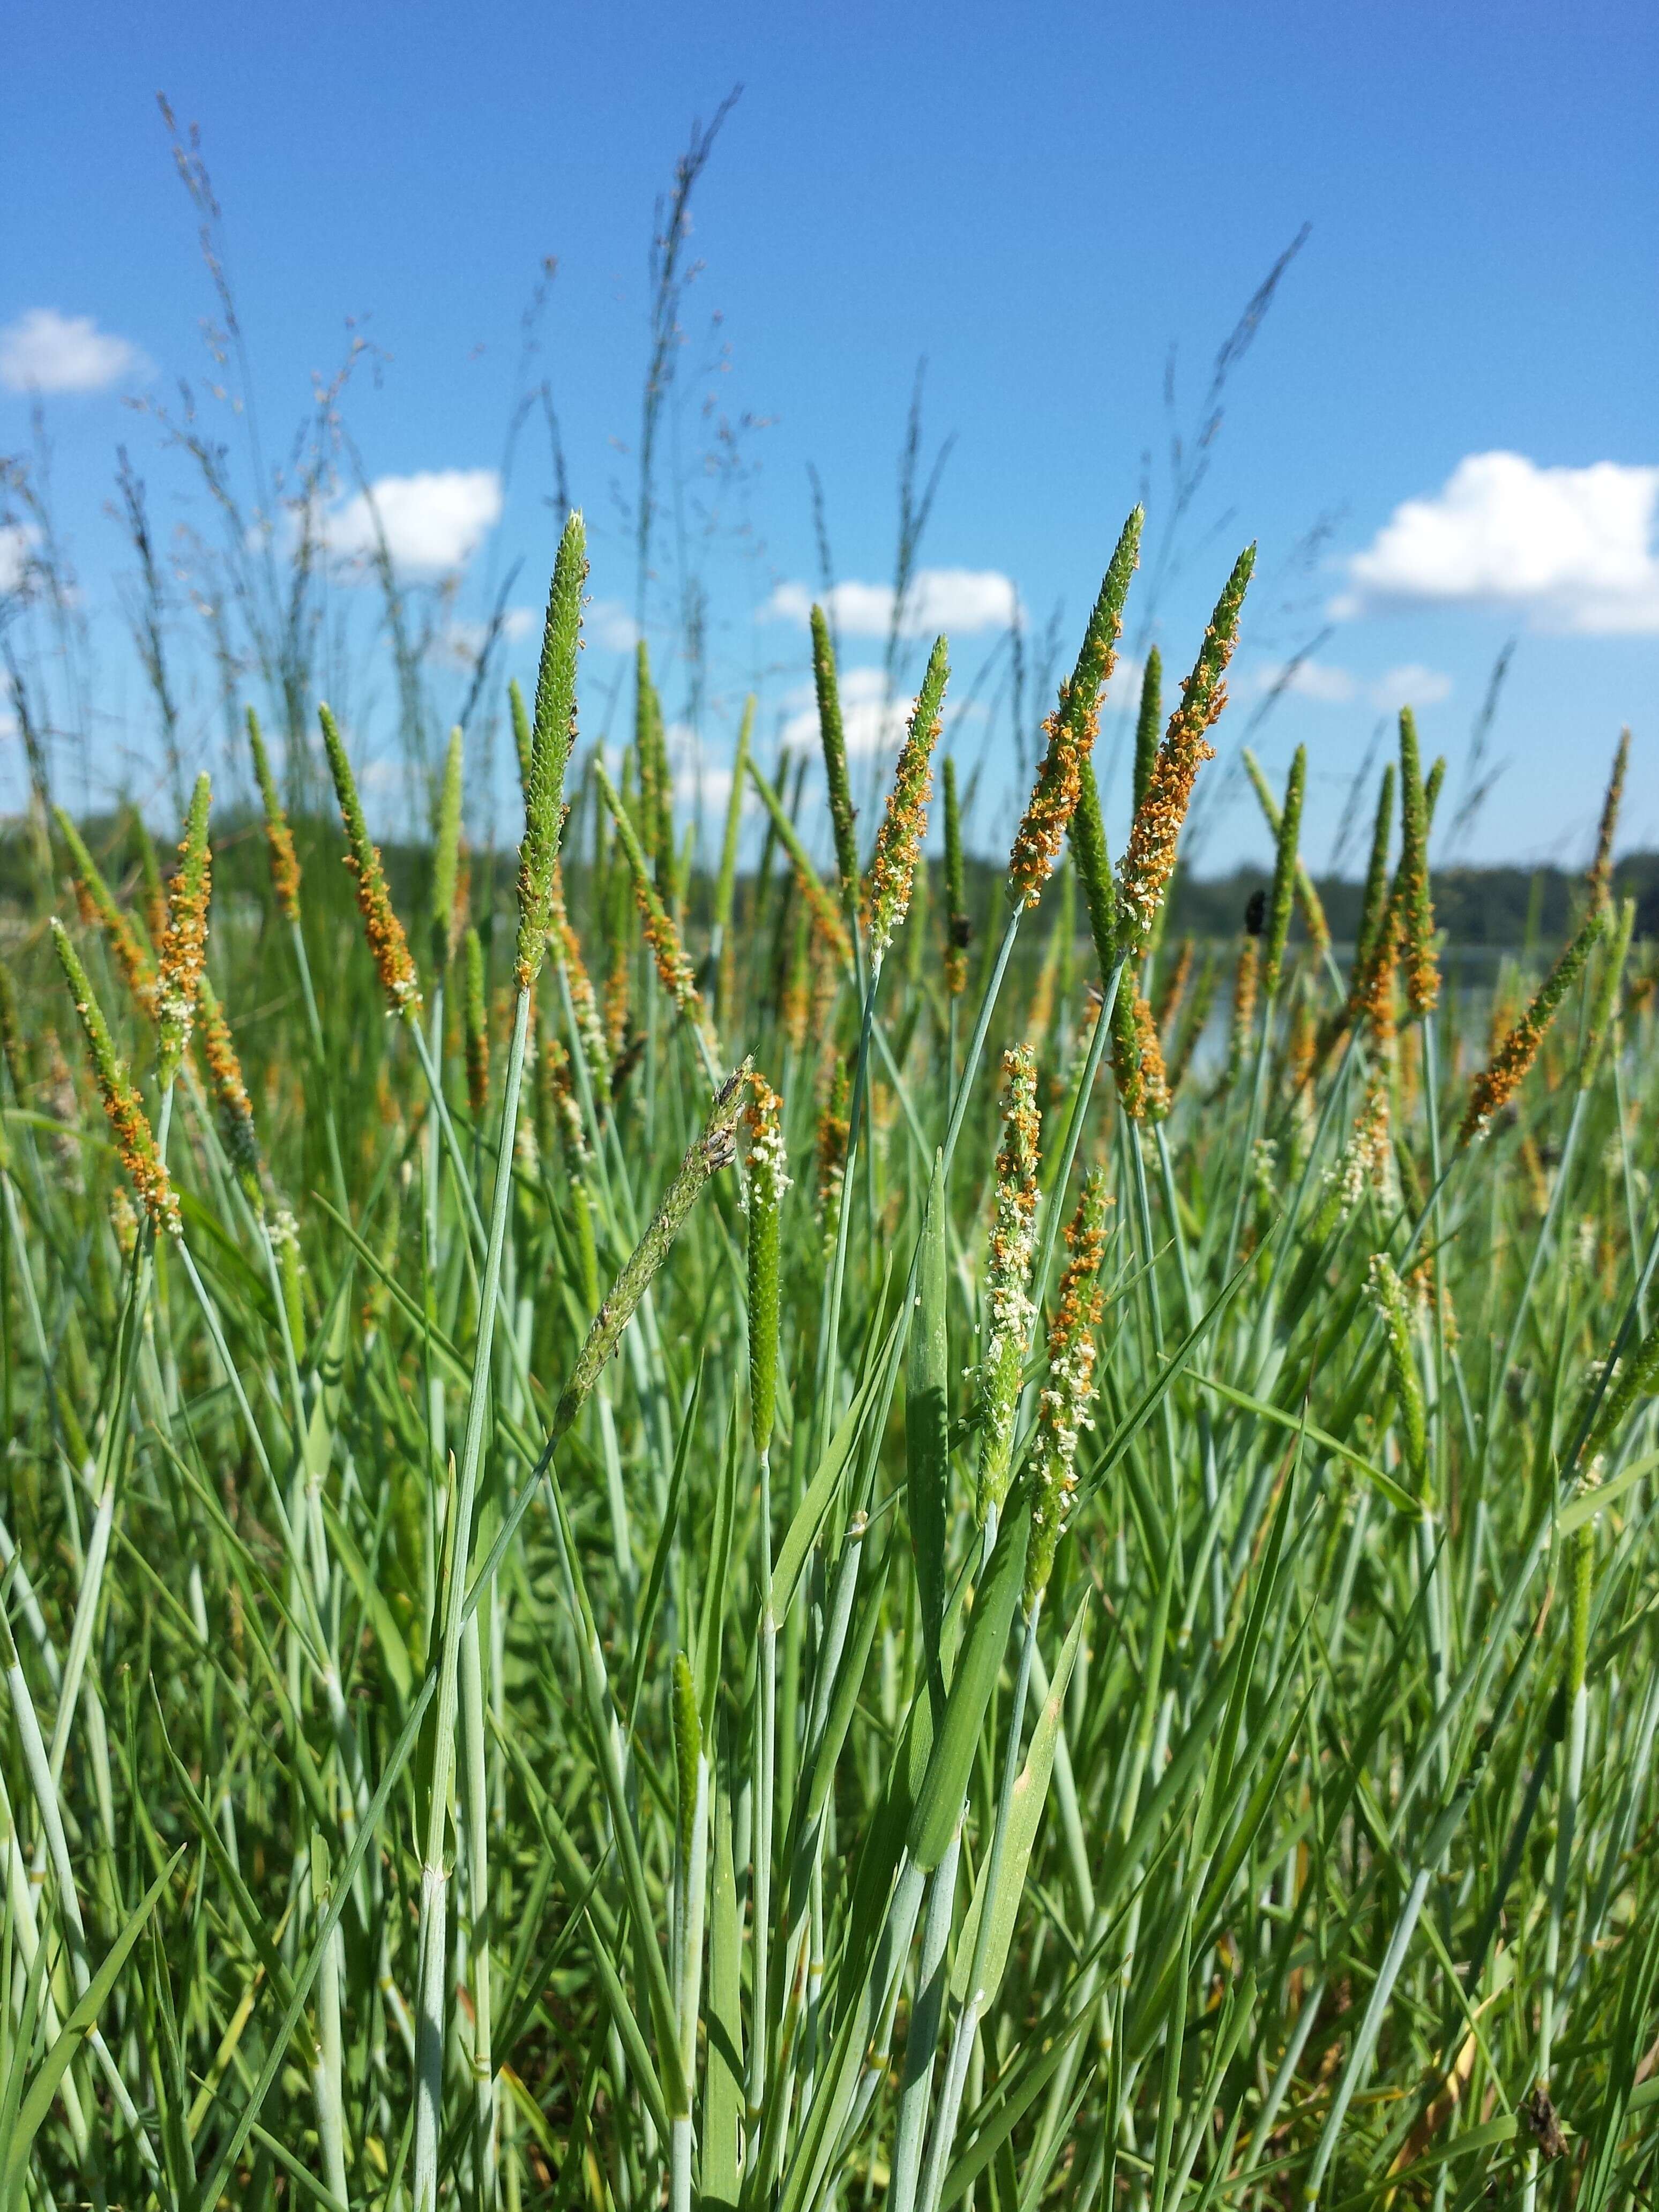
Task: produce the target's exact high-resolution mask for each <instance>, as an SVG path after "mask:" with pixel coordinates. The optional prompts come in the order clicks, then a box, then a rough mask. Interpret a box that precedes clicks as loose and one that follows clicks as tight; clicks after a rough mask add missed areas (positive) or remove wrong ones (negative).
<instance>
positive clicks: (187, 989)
mask: <svg viewBox="0 0 1659 2212" xmlns="http://www.w3.org/2000/svg"><path fill="white" fill-rule="evenodd" d="M208 803H209V786H208V780H207V778H206V776H205V775H198V776H197V779H196V788H195V790H194V792H192V793H191V801H190V818H189V820H188V821H187V822H186V823H185V834H184V837H183V839H182V840H181V842H180V843H179V867H178V872H177V873H176V874H175V875H174V877H173V881H172V882H171V884H168V886H167V929H166V932H165V933H164V934H163V936H162V939H161V965H160V968H159V969H158V971H157V975H156V981H155V1012H156V1019H157V1024H158V1026H159V1028H160V1031H161V1060H160V1065H159V1066H158V1068H157V1071H156V1079H157V1081H158V1082H159V1083H160V1085H161V1088H162V1090H163V1091H166V1089H167V1086H168V1085H169V1084H170V1083H171V1082H172V1081H173V1078H174V1076H176V1075H177V1074H178V1073H179V1065H180V1063H181V1062H182V1060H184V1057H185V1053H186V1052H187V1051H188V1050H189V1048H190V1029H191V1023H192V1022H193V1021H194V1019H195V1018H196V998H197V992H198V991H199V990H200V988H201V985H202V973H203V969H204V967H205V965H206V962H207V917H208V902H209V900H210V898H211V896H212V895H213V857H212V854H211V853H210V850H209V848H208Z"/></svg>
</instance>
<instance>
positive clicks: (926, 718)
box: [869, 637, 951, 970]
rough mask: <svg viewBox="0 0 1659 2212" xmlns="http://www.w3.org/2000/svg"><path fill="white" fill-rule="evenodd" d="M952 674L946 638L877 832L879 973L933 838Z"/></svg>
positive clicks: (927, 678) (875, 961) (873, 917)
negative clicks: (936, 763) (930, 825)
mask: <svg viewBox="0 0 1659 2212" xmlns="http://www.w3.org/2000/svg"><path fill="white" fill-rule="evenodd" d="M950 674H951V660H950V652H949V648H948V647H947V646H946V644H945V640H944V639H943V638H942V637H940V638H935V639H934V641H933V651H932V653H929V655H928V656H927V673H926V675H924V676H923V678H922V679H921V690H920V691H918V692H917V694H916V702H915V706H914V707H913V708H912V709H911V711H910V720H909V722H908V726H907V727H906V729H905V732H904V743H903V744H902V745H901V746H900V748H899V757H898V766H897V767H896V769H894V771H893V787H892V789H891V790H890V792H889V793H888V794H887V811H886V812H885V813H884V815H883V817H882V820H881V827H880V829H878V830H877V832H876V849H875V854H874V857H873V858H872V860H871V863H870V884H869V910H870V959H871V963H872V966H873V967H874V968H875V969H878V970H879V969H880V967H881V963H882V962H883V960H884V958H885V957H886V954H887V948H888V946H889V945H891V943H892V941H893V939H894V938H895V936H896V934H897V933H898V928H899V925H900V924H901V922H902V921H903V920H904V917H905V915H907V914H908V912H909V910H910V887H911V884H912V882H913V880H914V878H915V872H916V860H917V857H918V855H919V854H920V853H921V841H922V839H923V838H924V837H925V836H927V802H928V800H929V799H930V798H932V796H933V747H934V746H935V745H936V744H938V743H939V732H940V730H941V729H942V728H943V726H944V707H945V684H946V683H947V682H948V681H949V679H950Z"/></svg>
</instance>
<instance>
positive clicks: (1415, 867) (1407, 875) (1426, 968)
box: [1395, 707, 1440, 1021]
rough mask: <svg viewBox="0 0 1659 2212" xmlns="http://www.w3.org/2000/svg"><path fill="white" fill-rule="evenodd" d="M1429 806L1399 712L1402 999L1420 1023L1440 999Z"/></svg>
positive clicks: (1413, 726) (1413, 736) (1411, 721)
mask: <svg viewBox="0 0 1659 2212" xmlns="http://www.w3.org/2000/svg"><path fill="white" fill-rule="evenodd" d="M1430 812H1431V809H1430V804H1429V799H1428V796H1427V793H1425V790H1424V787H1423V770H1422V765H1421V762H1420V759H1419V753H1418V747H1417V718H1416V716H1415V715H1414V714H1413V713H1412V710H1411V708H1409V707H1402V708H1401V709H1400V824H1401V829H1400V872H1399V875H1398V876H1397V877H1396V878H1395V884H1396V892H1397V896H1398V899H1399V902H1400V924H1401V961H1402V964H1403V966H1404V969H1405V975H1406V1000H1407V1004H1408V1005H1409V1006H1410V1007H1411V1010H1412V1012H1413V1014H1414V1015H1415V1016H1416V1017H1417V1018H1418V1019H1419V1021H1420V1020H1422V1019H1423V1018H1424V1017H1425V1016H1426V1015H1428V1014H1431V1013H1432V1012H1434V1009H1435V1007H1436V1006H1437V1004H1438V1002H1439V998H1440V969H1439V966H1438V963H1437V962H1436V959H1435V957H1434V904H1433V901H1432V900H1431V897H1430V896H1429V819H1430Z"/></svg>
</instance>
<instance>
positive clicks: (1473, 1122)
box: [1457, 907, 1609, 1145]
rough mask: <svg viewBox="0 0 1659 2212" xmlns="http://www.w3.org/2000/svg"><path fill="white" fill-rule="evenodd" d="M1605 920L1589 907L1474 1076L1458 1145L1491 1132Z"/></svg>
mask: <svg viewBox="0 0 1659 2212" xmlns="http://www.w3.org/2000/svg"><path fill="white" fill-rule="evenodd" d="M1608 919H1609V916H1608V913H1607V908H1605V907H1602V908H1595V909H1593V910H1592V911H1591V912H1590V914H1589V915H1588V916H1587V917H1586V918H1585V921H1584V924H1583V928H1581V929H1580V931H1579V933H1578V934H1577V937H1575V938H1574V939H1573V940H1572V942H1571V945H1568V946H1567V948H1566V950H1565V951H1564V952H1563V953H1562V955H1561V957H1560V958H1559V960H1558V961H1557V962H1556V963H1555V965H1554V967H1553V968H1552V969H1551V970H1550V972H1549V974H1548V975H1547V976H1546V977H1545V978H1544V981H1543V982H1542V983H1541V985H1540V986H1539V987H1538V990H1537V993H1536V994H1535V995H1534V999H1533V1001H1532V1004H1531V1005H1530V1006H1528V1008H1527V1011H1526V1012H1525V1013H1524V1014H1522V1017H1521V1018H1520V1020H1519V1021H1518V1022H1517V1023H1516V1025H1515V1027H1514V1028H1513V1029H1512V1030H1510V1033H1509V1035H1508V1036H1506V1037H1505V1038H1504V1042H1503V1043H1502V1044H1501V1045H1499V1046H1498V1050H1497V1051H1496V1052H1495V1053H1494V1054H1493V1055H1492V1060H1490V1062H1489V1063H1488V1064H1487V1066H1486V1067H1485V1068H1484V1069H1483V1070H1482V1072H1481V1073H1480V1074H1479V1075H1478V1076H1476V1078H1475V1079H1474V1088H1473V1089H1472V1090H1471V1091H1470V1093H1469V1103H1468V1110H1467V1112H1466V1113H1465V1114H1464V1116H1463V1125H1462V1128H1460V1129H1459V1131H1458V1133H1457V1141H1458V1143H1459V1144H1460V1145H1467V1144H1468V1143H1470V1142H1471V1141H1472V1140H1473V1139H1474V1138H1477V1137H1484V1136H1486V1135H1487V1134H1488V1133H1490V1131H1491V1128H1492V1117H1493V1116H1494V1115H1497V1114H1498V1113H1500V1112H1501V1111H1502V1110H1503V1109H1504V1107H1505V1106H1506V1105H1507V1104H1508V1103H1509V1102H1510V1099H1511V1098H1512V1097H1514V1095H1515V1093H1516V1090H1517V1089H1518V1088H1519V1086H1520V1085H1521V1084H1522V1081H1523V1080H1524V1079H1525V1077H1526V1075H1527V1073H1528V1069H1529V1068H1530V1067H1531V1066H1532V1064H1533V1062H1534V1060H1536V1059H1537V1057H1538V1048H1539V1047H1540V1045H1541V1044H1542V1043H1543V1042H1544V1038H1545V1036H1546V1035H1547V1032H1548V1030H1549V1026H1550V1024H1551V1023H1552V1022H1553V1020H1554V1019H1555V1017H1556V1014H1557V1012H1558V1011H1559V1007H1560V1005H1561V1001H1562V1000H1563V999H1565V997H1566V995H1567V993H1568V992H1569V991H1570V990H1571V988H1572V986H1573V984H1574V983H1575V982H1576V981H1577V979H1578V977H1579V975H1581V974H1582V972H1583V966H1584V963H1585V962H1586V961H1587V960H1588V959H1589V956H1590V948H1591V946H1592V945H1595V944H1596V943H1597V942H1598V940H1599V939H1601V937H1602V936H1603V935H1604V934H1605V933H1606V932H1607V924H1608Z"/></svg>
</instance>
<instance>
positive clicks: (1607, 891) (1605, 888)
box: [1585, 730, 1630, 907]
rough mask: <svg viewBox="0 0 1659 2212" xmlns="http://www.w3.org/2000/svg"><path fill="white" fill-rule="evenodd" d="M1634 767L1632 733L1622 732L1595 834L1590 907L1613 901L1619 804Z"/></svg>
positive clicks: (1590, 877)
mask: <svg viewBox="0 0 1659 2212" xmlns="http://www.w3.org/2000/svg"><path fill="white" fill-rule="evenodd" d="M1629 766H1630V732H1629V731H1628V730H1625V731H1621V732H1620V738H1619V750H1618V751H1617V752H1616V753H1614V755H1613V774H1612V775H1610V776H1609V777H1608V778H1607V797H1606V798H1605V799H1603V800H1602V802H1601V826H1600V827H1599V829H1597V830H1596V833H1595V859H1594V860H1592V861H1591V862H1590V865H1589V874H1588V875H1587V876H1586V878H1585V881H1586V882H1587V883H1588V884H1589V895H1590V903H1591V905H1592V906H1595V907H1604V906H1606V905H1607V904H1608V902H1610V901H1611V899H1612V897H1613V836H1614V834H1615V833H1616V831H1617V829H1618V828H1619V804H1620V800H1621V799H1623V797H1624V795H1625V772H1626V769H1628V768H1629Z"/></svg>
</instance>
